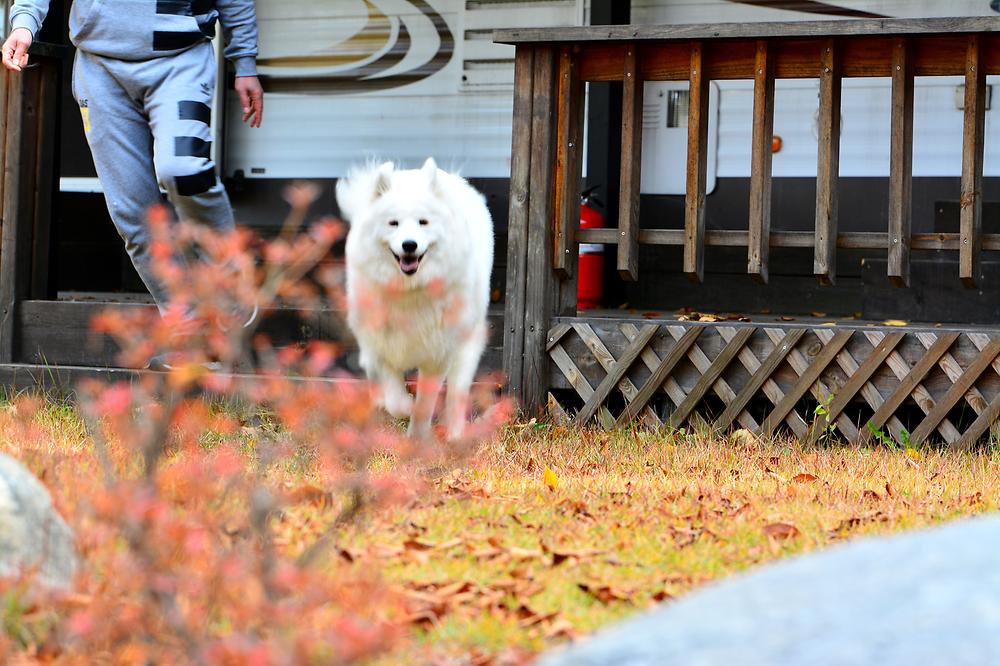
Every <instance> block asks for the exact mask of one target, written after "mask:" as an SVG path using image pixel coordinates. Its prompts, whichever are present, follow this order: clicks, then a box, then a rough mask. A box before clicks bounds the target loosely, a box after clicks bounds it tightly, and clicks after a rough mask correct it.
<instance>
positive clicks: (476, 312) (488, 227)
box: [337, 159, 493, 440]
mask: <svg viewBox="0 0 1000 666" xmlns="http://www.w3.org/2000/svg"><path fill="white" fill-rule="evenodd" d="M337 203H338V204H339V205H340V211H341V214H342V215H343V217H344V219H346V220H347V221H349V222H350V225H351V226H350V231H349V233H348V235H347V250H346V253H347V307H348V316H347V321H348V325H349V326H350V327H351V330H352V332H353V333H354V335H355V337H356V338H357V341H358V345H359V346H360V348H361V365H362V367H363V368H364V369H365V372H366V373H367V374H368V377H369V379H370V380H371V381H373V382H377V383H378V384H379V386H380V387H381V401H382V404H383V405H384V406H385V408H386V409H387V410H388V411H389V413H390V414H392V415H393V416H396V417H397V418H405V417H409V418H410V426H409V434H410V435H411V436H413V437H421V438H427V437H429V436H430V435H431V420H432V418H433V416H434V407H435V405H436V403H437V398H438V395H439V394H440V391H441V384H442V381H444V380H447V382H448V398H447V404H446V409H445V423H446V427H447V435H448V438H449V439H451V440H455V439H459V438H461V437H462V433H463V430H464V428H465V424H466V412H467V409H468V401H469V389H470V387H471V386H472V380H473V378H474V376H475V373H476V369H477V367H478V366H479V359H480V357H481V356H482V353H483V348H484V347H485V346H486V331H487V328H486V311H487V308H488V306H489V301H490V272H491V270H492V267H493V220H492V219H491V218H490V213H489V210H488V209H487V208H486V201H485V199H484V198H483V196H482V195H481V194H479V193H478V192H477V191H476V190H475V189H473V188H472V186H471V185H469V184H468V183H467V182H466V181H465V179H463V178H461V177H460V176H457V175H455V174H451V173H448V172H446V171H442V170H441V169H438V167H437V164H436V163H435V162H434V160H433V159H429V160H427V162H426V163H425V164H424V166H423V168H421V169H416V170H411V171H400V170H397V169H396V168H395V165H394V164H392V163H391V162H387V163H385V164H382V165H381V166H368V167H365V168H361V169H358V170H355V171H354V172H352V173H351V174H350V175H349V176H348V177H347V178H346V179H343V180H341V181H340V182H338V183H337ZM414 369H415V370H419V372H420V375H419V380H418V382H417V397H416V401H414V400H413V398H412V397H411V396H410V394H409V392H408V391H407V389H406V385H405V383H404V375H405V373H406V372H407V371H409V370H414Z"/></svg>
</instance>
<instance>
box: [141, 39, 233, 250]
mask: <svg viewBox="0 0 1000 666" xmlns="http://www.w3.org/2000/svg"><path fill="white" fill-rule="evenodd" d="M142 69H143V70H144V72H145V73H144V75H143V78H146V79H149V81H148V85H149V88H148V90H149V92H148V94H147V96H146V99H145V109H146V113H147V114H148V115H149V125H150V128H151V129H152V131H153V138H154V148H153V154H154V161H155V164H156V176H157V178H158V179H159V182H160V185H161V186H162V187H163V189H165V190H166V191H167V194H168V197H169V198H170V202H171V203H172V204H173V205H174V208H175V209H176V210H177V216H178V217H179V218H180V219H181V220H182V221H185V222H197V223H201V224H206V225H209V226H210V227H212V228H213V229H215V230H216V231H229V230H231V229H232V228H233V209H232V207H231V206H230V204H229V197H228V196H227V195H226V190H225V188H223V186H222V183H221V182H220V181H219V178H218V177H217V175H216V172H215V164H214V163H213V161H212V155H211V150H212V128H211V116H212V102H213V98H214V95H215V77H216V60H215V52H214V50H213V49H212V46H211V44H208V43H205V44H203V45H199V46H196V47H194V48H192V49H190V50H188V51H185V52H184V53H181V54H179V55H176V56H171V57H167V58H160V59H158V60H157V61H155V62H154V61H150V62H148V63H144V64H143V67H142Z"/></svg>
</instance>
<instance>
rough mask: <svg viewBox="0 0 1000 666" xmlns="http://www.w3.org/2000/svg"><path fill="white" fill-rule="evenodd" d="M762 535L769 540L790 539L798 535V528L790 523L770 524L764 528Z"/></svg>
mask: <svg viewBox="0 0 1000 666" xmlns="http://www.w3.org/2000/svg"><path fill="white" fill-rule="evenodd" d="M764 535H765V536H767V537H768V538H770V539H791V538H793V537H796V536H798V535H799V528H797V527H796V526H795V525H792V524H791V523H770V524H769V525H765V526H764Z"/></svg>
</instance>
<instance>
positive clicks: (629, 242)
mask: <svg viewBox="0 0 1000 666" xmlns="http://www.w3.org/2000/svg"><path fill="white" fill-rule="evenodd" d="M638 58H639V54H638V49H637V48H636V46H635V45H632V44H629V45H626V47H625V63H624V72H623V74H622V76H623V77H624V79H623V80H624V93H623V96H622V171H621V194H620V199H619V207H618V231H619V233H618V236H619V241H618V274H619V275H620V276H621V278H622V279H623V280H628V281H630V282H635V281H636V280H638V279H639V187H640V185H641V184H642V108H643V106H642V105H643V82H642V81H641V80H640V79H639V70H638V67H637V66H636V63H637V62H638Z"/></svg>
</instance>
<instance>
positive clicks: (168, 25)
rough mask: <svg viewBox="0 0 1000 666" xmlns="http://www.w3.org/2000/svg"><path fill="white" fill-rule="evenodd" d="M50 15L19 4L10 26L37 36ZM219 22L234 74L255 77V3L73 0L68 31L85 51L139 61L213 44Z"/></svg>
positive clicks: (30, 3)
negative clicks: (23, 29) (198, 45)
mask: <svg viewBox="0 0 1000 666" xmlns="http://www.w3.org/2000/svg"><path fill="white" fill-rule="evenodd" d="M48 10H49V0H15V1H14V5H13V7H12V8H11V10H10V16H11V25H12V26H13V27H14V28H27V29H28V30H30V31H31V34H32V35H34V34H35V33H36V32H38V30H39V28H40V27H41V25H42V22H43V21H44V20H45V15H46V14H47V13H48ZM217 22H218V23H221V25H222V31H223V35H224V37H225V40H226V50H225V55H226V57H227V58H228V59H229V60H231V61H232V62H233V64H234V65H235V67H236V75H237V76H254V75H256V73H257V14H256V10H255V8H254V0H74V2H73V7H72V9H71V10H70V17H69V32H70V40H71V41H72V42H73V44H74V45H75V46H76V47H77V48H79V49H80V50H82V51H86V52H88V53H92V54H94V55H98V56H104V57H107V58H115V59H118V60H131V61H140V60H151V59H153V58H160V57H163V56H170V55H175V54H177V53H180V52H182V51H185V50H187V49H189V48H191V47H192V46H194V45H196V44H199V43H201V42H204V41H206V40H209V39H212V38H213V37H215V24H216V23H217Z"/></svg>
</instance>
